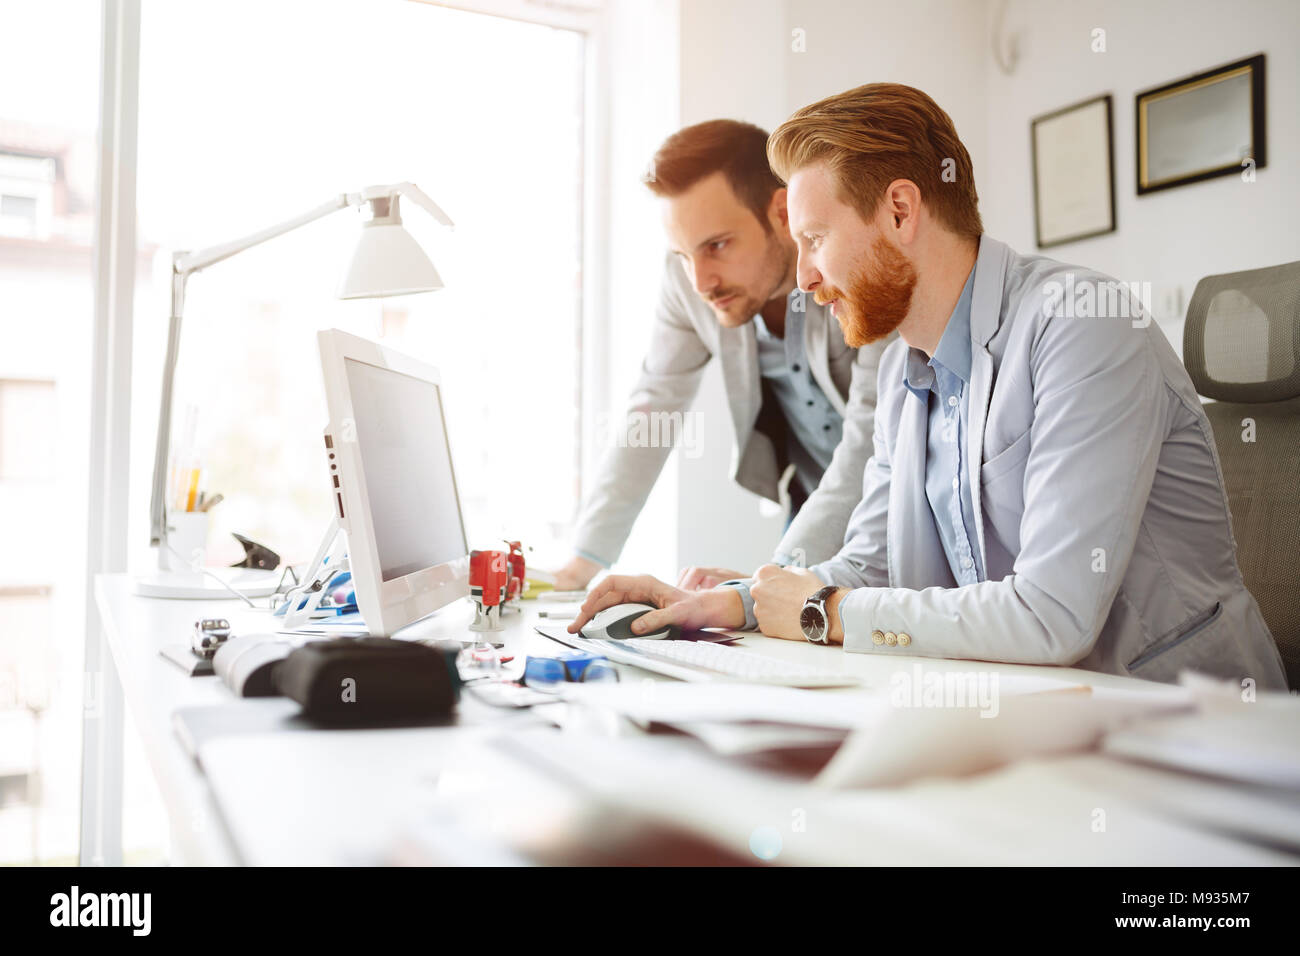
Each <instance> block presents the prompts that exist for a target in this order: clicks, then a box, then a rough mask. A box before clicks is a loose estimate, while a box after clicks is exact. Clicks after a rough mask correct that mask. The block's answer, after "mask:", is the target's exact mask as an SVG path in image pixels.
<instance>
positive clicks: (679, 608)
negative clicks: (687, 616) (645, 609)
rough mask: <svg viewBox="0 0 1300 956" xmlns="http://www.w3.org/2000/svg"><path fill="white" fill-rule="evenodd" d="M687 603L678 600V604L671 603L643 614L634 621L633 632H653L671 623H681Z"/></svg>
mask: <svg viewBox="0 0 1300 956" xmlns="http://www.w3.org/2000/svg"><path fill="white" fill-rule="evenodd" d="M685 604H686V602H685V601H678V602H677V603H676V604H670V605H668V606H667V607H665V608H661V609H660V610H658V611H650V612H649V613H648V614H642V615H641V616H640V617H639V618H637V619H636V620H635V621H633V622H632V633H633V634H652V633H654V632H655V631H659V630H663V629H664V628H665V627H668V626H670V625H673V624H680V623H681V618H682V612H683V610H684V609H685Z"/></svg>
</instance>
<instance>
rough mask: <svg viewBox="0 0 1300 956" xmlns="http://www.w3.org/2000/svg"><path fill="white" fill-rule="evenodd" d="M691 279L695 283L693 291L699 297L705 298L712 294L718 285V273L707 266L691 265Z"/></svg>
mask: <svg viewBox="0 0 1300 956" xmlns="http://www.w3.org/2000/svg"><path fill="white" fill-rule="evenodd" d="M691 270H692V281H693V282H694V284H695V291H696V292H698V293H699V294H700V296H701V298H705V299H707V298H708V297H709V296H710V295H712V294H713V290H714V289H716V288H717V287H718V274H717V272H715V271H714V270H712V269H710V268H709V267H708V266H694V265H693V266H691Z"/></svg>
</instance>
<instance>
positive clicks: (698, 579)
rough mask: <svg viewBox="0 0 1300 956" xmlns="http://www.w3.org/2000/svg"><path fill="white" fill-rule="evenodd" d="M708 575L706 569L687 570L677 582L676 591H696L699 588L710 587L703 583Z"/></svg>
mask: <svg viewBox="0 0 1300 956" xmlns="http://www.w3.org/2000/svg"><path fill="white" fill-rule="evenodd" d="M708 573H709V569H708V568H687V569H686V570H685V571H683V572H682V576H681V577H680V578H678V580H677V588H678V590H680V591H698V590H699V589H700V588H707V587H712V585H710V584H705V583H704V580H705V578H706V577H707V576H708Z"/></svg>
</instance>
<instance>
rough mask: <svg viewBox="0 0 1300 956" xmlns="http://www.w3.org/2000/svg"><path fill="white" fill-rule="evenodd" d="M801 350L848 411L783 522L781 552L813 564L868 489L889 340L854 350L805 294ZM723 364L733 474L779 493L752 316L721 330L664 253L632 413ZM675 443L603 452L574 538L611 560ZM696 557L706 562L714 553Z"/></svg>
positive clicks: (673, 401)
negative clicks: (764, 424) (762, 425)
mask: <svg viewBox="0 0 1300 956" xmlns="http://www.w3.org/2000/svg"><path fill="white" fill-rule="evenodd" d="M804 301H805V304H806V308H807V311H806V313H805V317H804V353H805V355H806V356H807V359H808V365H809V368H810V370H811V371H812V375H813V378H814V379H815V380H816V382H817V384H818V385H819V386H820V387H821V390H822V391H823V392H824V393H825V394H826V397H827V398H828V399H829V400H830V402H831V404H832V405H833V406H834V407H835V410H836V411H837V412H839V413H840V415H842V416H843V418H844V433H843V436H842V437H841V439H840V443H839V445H838V446H837V447H836V449H835V454H834V456H833V457H832V459H831V463H830V465H829V466H828V467H827V469H826V473H825V474H824V475H823V476H822V480H821V484H820V485H819V486H818V488H817V490H816V491H815V492H814V493H813V494H812V495H810V496H809V498H808V500H807V501H806V502H805V503H804V506H803V508H802V509H801V510H800V512H799V514H798V516H797V517H796V518H795V520H794V522H793V523H792V524H791V525H790V527H789V528H788V529H787V530H786V533H785V534H784V536H783V537H782V538H781V542H780V544H779V545H778V547H777V554H779V555H789V554H792V553H794V549H796V548H800V549H802V550H803V551H804V553H805V554H806V555H807V557H806V563H808V564H812V563H814V562H817V561H822V560H825V559H826V558H828V557H830V556H831V555H833V554H834V553H835V552H836V551H837V550H838V549H839V547H840V545H841V544H842V543H843V541H844V531H845V528H846V526H847V525H848V520H849V514H850V513H851V512H852V511H853V508H854V506H855V505H856V504H857V503H858V500H859V498H860V497H861V494H862V469H863V468H864V467H865V465H866V462H867V458H869V457H870V455H871V434H872V419H873V416H874V414H875V404H876V372H877V370H878V368H879V364H880V356H881V354H882V353H883V352H884V348H885V346H884V344H879V345H872V346H867V347H865V348H861V349H852V348H850V347H849V346H848V345H847V344H846V343H845V341H844V336H843V334H842V333H841V331H840V326H839V322H837V321H836V320H835V318H834V316H832V315H831V314H830V312H829V311H828V310H827V309H825V308H823V307H822V306H819V305H817V304H816V303H815V302H814V301H813V300H812V297H811V296H807V297H805V300H804ZM712 358H716V359H717V360H718V362H719V363H720V364H721V368H722V378H723V383H724V385H725V387H726V391H727V399H728V405H729V411H730V419H731V429H732V435H733V438H734V441H733V444H732V454H731V474H732V477H733V479H734V480H735V481H736V483H737V484H739V485H740V486H741V487H742V488H746V489H748V490H749V491H752V492H753V493H754V494H757V495H761V496H763V497H764V498H769V499H771V500H772V501H776V500H778V491H777V489H778V485H779V483H780V480H781V474H782V472H781V469H780V468H779V466H778V458H777V453H776V450H775V449H774V448H773V447H772V442H771V440H770V439H769V438H768V437H767V436H766V435H765V434H763V433H762V432H760V431H755V429H754V424H755V422H756V420H757V419H758V413H759V408H760V406H761V405H762V400H763V396H762V382H761V378H760V375H759V369H758V342H757V338H756V333H755V331H754V323H753V322H747V323H745V325H743V326H741V327H740V328H736V329H727V328H723V327H722V325H721V324H719V322H718V320H717V318H716V317H715V316H714V314H713V310H712V309H711V308H709V306H708V305H707V304H706V303H705V302H704V301H703V300H702V299H701V298H700V297H699V295H698V294H697V293H696V291H695V290H694V288H692V287H691V284H690V282H689V280H688V279H687V276H686V272H685V270H684V269H682V267H681V264H680V263H679V262H678V260H677V257H676V256H674V255H672V254H671V253H669V254H668V255H667V256H666V258H665V261H664V271H663V281H662V283H661V284H660V292H659V303H658V306H657V308H656V310H655V321H654V330H653V333H652V336H651V341H650V348H649V350H648V352H647V354H646V357H645V360H644V362H643V363H642V366H641V375H640V378H639V380H638V381H637V383H636V385H635V387H634V388H633V389H632V394H631V397H630V399H629V402H628V408H629V411H636V412H661V413H665V414H672V413H674V412H676V413H684V412H686V411H687V410H688V409H689V407H690V404H691V401H692V400H693V399H694V398H695V394H696V392H697V391H698V389H699V385H700V380H701V379H702V378H703V375H704V367H705V366H706V365H707V364H708V362H709V360H710V359H712ZM670 451H671V449H670V448H666V447H620V446H619V445H618V444H614V445H613V446H612V447H611V448H610V449H609V451H608V452H607V453H606V454H605V457H604V459H603V461H602V462H601V465H600V469H599V471H598V473H597V477H596V481H595V484H594V486H593V487H592V490H591V492H590V493H589V494H588V495H587V496H586V500H585V502H584V507H583V512H582V517H581V519H580V520H579V522H578V529H577V533H576V534H575V536H574V545H575V547H576V548H577V550H579V551H581V552H584V553H586V554H588V555H590V556H593V557H596V558H599V559H601V560H602V561H604V562H606V563H613V562H614V561H615V560H617V559H618V555H619V554H620V552H621V551H622V550H623V545H624V543H625V542H626V541H627V536H628V534H629V533H630V532H631V530H632V525H633V523H634V522H635V521H636V517H637V515H638V514H639V513H640V512H641V508H642V507H643V506H644V505H645V501H646V498H647V497H648V496H649V494H650V490H651V488H652V487H653V486H654V483H655V480H656V479H657V478H658V477H659V472H660V471H661V470H662V469H663V465H664V462H665V461H666V460H667V458H668V454H669V452H670ZM693 560H696V561H698V562H700V563H704V562H707V561H708V555H698V556H696V557H695V558H694V559H693Z"/></svg>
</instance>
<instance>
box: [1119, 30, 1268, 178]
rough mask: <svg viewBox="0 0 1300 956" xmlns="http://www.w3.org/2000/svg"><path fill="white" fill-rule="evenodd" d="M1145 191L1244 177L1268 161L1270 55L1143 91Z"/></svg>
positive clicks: (1139, 105)
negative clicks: (1267, 69) (1266, 116)
mask: <svg viewBox="0 0 1300 956" xmlns="http://www.w3.org/2000/svg"><path fill="white" fill-rule="evenodd" d="M1136 114H1137V191H1138V195H1139V196H1141V195H1143V194H1145V193H1151V192H1156V191H1157V190H1161V189H1170V188H1172V187H1174V186H1184V185H1186V184H1187V183H1198V182H1201V181H1202V180H1205V179H1214V178H1215V177H1217V176H1231V175H1233V174H1234V173H1240V172H1241V171H1242V169H1243V168H1246V167H1249V166H1250V165H1251V164H1252V163H1253V165H1254V168H1256V169H1258V168H1260V167H1262V166H1263V165H1264V163H1265V160H1266V159H1267V152H1268V150H1267V146H1266V140H1265V129H1264V54H1262V53H1260V54H1258V55H1257V56H1252V57H1250V58H1248V59H1245V60H1238V61H1237V62H1236V63H1229V64H1227V65H1225V66H1220V67H1215V68H1214V69H1213V70H1208V71H1206V72H1205V73H1198V74H1197V75H1196V76H1189V77H1186V78H1185V79H1181V80H1176V81H1175V82H1173V83H1166V84H1165V85H1164V86H1159V87H1156V88H1155V89H1153V90H1146V91H1145V92H1142V93H1139V94H1137V100H1136Z"/></svg>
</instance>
